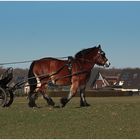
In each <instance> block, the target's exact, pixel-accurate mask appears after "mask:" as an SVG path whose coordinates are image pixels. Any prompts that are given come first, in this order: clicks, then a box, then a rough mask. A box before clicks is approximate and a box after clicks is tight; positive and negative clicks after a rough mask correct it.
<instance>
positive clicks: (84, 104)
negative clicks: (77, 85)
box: [80, 103, 90, 107]
mask: <svg viewBox="0 0 140 140" xmlns="http://www.w3.org/2000/svg"><path fill="white" fill-rule="evenodd" d="M88 106H90V104H88V103H81V104H80V107H88Z"/></svg>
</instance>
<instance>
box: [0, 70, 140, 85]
mask: <svg viewBox="0 0 140 140" xmlns="http://www.w3.org/2000/svg"><path fill="white" fill-rule="evenodd" d="M94 69H98V70H99V72H100V73H101V74H102V75H103V76H120V77H121V78H123V79H126V80H130V79H131V80H132V79H133V80H135V82H139V83H140V68H123V69H119V68H109V69H104V68H98V67H95V68H94ZM5 71H6V68H4V67H0V75H1V74H3V73H4V72H5ZM27 77H28V69H22V68H15V69H14V72H13V81H12V82H14V83H17V82H20V81H22V80H26V79H27ZM120 80H121V79H120Z"/></svg>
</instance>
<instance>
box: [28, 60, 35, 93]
mask: <svg viewBox="0 0 140 140" xmlns="http://www.w3.org/2000/svg"><path fill="white" fill-rule="evenodd" d="M34 65H35V61H33V62H32V64H31V65H30V69H29V71H28V84H29V92H34V90H35V89H36V86H37V80H36V77H35V74H34V72H33V68H34Z"/></svg>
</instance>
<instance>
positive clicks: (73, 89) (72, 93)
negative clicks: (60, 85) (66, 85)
mask: <svg viewBox="0 0 140 140" xmlns="http://www.w3.org/2000/svg"><path fill="white" fill-rule="evenodd" d="M77 90H78V82H77V83H74V84H72V86H71V88H70V92H69V94H68V96H67V97H62V98H61V100H60V102H61V104H62V107H65V105H66V104H67V103H68V102H69V101H70V100H71V99H72V97H74V96H75V95H76V93H77Z"/></svg>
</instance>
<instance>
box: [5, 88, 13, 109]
mask: <svg viewBox="0 0 140 140" xmlns="http://www.w3.org/2000/svg"><path fill="white" fill-rule="evenodd" d="M6 95H7V99H6V102H5V104H4V106H5V107H9V106H10V105H11V104H12V103H13V100H14V94H13V92H12V91H11V90H6Z"/></svg>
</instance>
